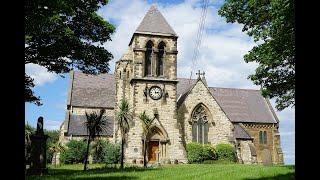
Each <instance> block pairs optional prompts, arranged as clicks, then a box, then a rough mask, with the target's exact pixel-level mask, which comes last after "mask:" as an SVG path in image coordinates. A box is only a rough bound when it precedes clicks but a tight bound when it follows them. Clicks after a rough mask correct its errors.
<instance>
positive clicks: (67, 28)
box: [25, 0, 115, 105]
mask: <svg viewBox="0 0 320 180" xmlns="http://www.w3.org/2000/svg"><path fill="white" fill-rule="evenodd" d="M107 3H108V0H93V1H84V0H73V1H70V0H50V1H44V0H27V1H26V3H25V64H37V65H40V66H43V67H45V68H47V70H48V71H49V72H55V73H58V74H60V73H67V72H69V71H70V70H71V69H72V68H73V67H74V68H77V69H79V70H81V71H83V72H85V73H90V74H96V73H105V72H108V71H109V63H108V62H109V61H110V60H111V59H112V58H113V56H112V54H111V53H110V52H108V51H107V50H106V49H105V48H104V47H103V46H102V45H103V43H105V42H107V41H111V34H112V33H113V32H114V31H115V28H114V26H113V25H112V24H110V23H109V22H107V21H105V20H104V19H103V18H102V17H101V16H99V15H98V14H97V13H96V11H97V10H98V9H99V8H100V7H101V6H104V5H106V4H107ZM33 86H34V84H33V79H32V78H31V77H30V76H28V75H27V74H25V101H26V102H32V103H35V104H37V105H41V102H40V97H37V96H35V95H34V93H33V91H32V89H31V88H32V87H33Z"/></svg>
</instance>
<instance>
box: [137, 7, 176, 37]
mask: <svg viewBox="0 0 320 180" xmlns="http://www.w3.org/2000/svg"><path fill="white" fill-rule="evenodd" d="M135 33H161V34H165V35H173V36H176V33H175V32H174V30H173V29H172V28H171V26H170V25H169V23H168V22H167V21H166V19H165V18H164V17H163V15H162V14H161V12H160V11H159V10H158V9H157V7H156V6H155V5H152V6H151V7H150V9H149V10H148V12H147V14H146V15H145V16H144V18H143V20H142V21H141V23H140V25H139V26H138V28H137V30H136V31H135Z"/></svg>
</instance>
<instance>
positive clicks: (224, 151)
mask: <svg viewBox="0 0 320 180" xmlns="http://www.w3.org/2000/svg"><path fill="white" fill-rule="evenodd" d="M215 150H216V153H217V157H218V159H219V160H229V161H233V162H234V161H236V151H235V148H234V147H233V146H232V145H231V144H218V145H216V147H215Z"/></svg>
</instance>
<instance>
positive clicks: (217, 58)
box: [25, 0, 295, 164]
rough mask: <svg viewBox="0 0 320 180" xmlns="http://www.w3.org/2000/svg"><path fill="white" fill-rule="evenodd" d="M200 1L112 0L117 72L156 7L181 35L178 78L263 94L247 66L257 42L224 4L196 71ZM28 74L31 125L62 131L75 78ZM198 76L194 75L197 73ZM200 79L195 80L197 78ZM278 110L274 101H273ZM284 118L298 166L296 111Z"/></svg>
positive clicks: (211, 21) (213, 7) (32, 69)
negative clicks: (225, 14) (33, 98)
mask: <svg viewBox="0 0 320 180" xmlns="http://www.w3.org/2000/svg"><path fill="white" fill-rule="evenodd" d="M199 2H200V0H185V1H183V0H158V1H155V0H153V1H151V0H110V1H109V4H108V5H107V6H104V7H102V8H101V9H100V10H99V11H98V13H99V14H100V15H101V16H102V17H103V18H104V19H106V20H108V21H110V22H111V23H113V24H114V25H115V26H116V33H115V34H113V36H112V39H113V40H112V41H111V42H108V43H106V44H105V48H106V49H108V50H109V51H111V53H112V54H113V55H114V59H113V60H112V61H111V62H110V68H111V73H113V70H114V62H115V61H116V60H118V59H119V58H120V57H121V55H122V54H123V53H124V51H125V50H126V49H127V46H128V43H129V41H130V38H131V36H132V34H133V32H134V31H135V29H136V28H137V27H138V25H139V23H140V22H141V20H142V18H143V16H144V15H145V13H146V12H147V10H148V9H149V8H150V5H151V4H152V3H156V5H157V6H158V9H159V10H160V11H161V12H162V14H163V15H164V17H165V18H166V19H167V21H168V22H169V24H170V25H171V26H172V28H173V29H174V30H175V32H176V33H177V34H178V36H179V38H178V51H179V54H178V77H189V76H190V71H191V70H192V71H193V72H194V71H196V70H198V69H200V70H202V71H205V72H206V79H207V81H208V85H209V86H215V87H233V88H250V89H259V87H257V86H255V85H253V83H252V82H251V81H250V80H248V79H247V76H248V75H250V74H252V73H253V72H254V70H255V68H256V67H257V64H255V63H248V64H247V63H245V62H244V61H243V55H244V54H246V53H247V52H248V51H249V50H250V49H251V48H252V47H253V46H254V45H255V43H254V42H253V40H252V39H251V38H250V37H248V36H247V35H246V34H245V33H243V32H242V31H241V29H242V25H239V24H229V23H226V22H225V19H223V18H221V17H220V16H219V15H218V14H217V11H218V9H219V7H220V6H221V4H222V2H223V1H221V0H214V1H210V5H209V8H208V12H207V16H206V23H205V32H204V34H203V39H202V44H201V47H200V51H199V57H198V59H197V61H196V64H195V65H194V66H193V68H192V69H191V67H192V66H191V64H192V63H191V57H192V54H193V49H194V43H193V42H195V38H196V33H197V30H198V23H199V18H200V14H201V8H200V7H199ZM26 73H27V74H29V75H30V76H31V77H33V78H34V79H35V84H36V87H35V88H34V91H35V93H36V95H38V96H40V97H41V99H42V102H43V105H42V106H36V105H34V104H30V103H26V107H25V111H26V121H27V122H28V123H29V124H31V125H33V126H35V124H36V120H37V118H38V117H39V116H43V117H44V126H45V128H46V129H59V126H60V125H61V123H62V121H63V120H64V114H65V109H66V101H67V90H68V81H69V74H64V76H65V77H64V78H62V77H61V76H59V75H56V74H53V73H48V72H47V71H46V69H44V68H42V67H40V66H37V65H33V64H29V65H26ZM193 74H194V73H193ZM193 78H194V76H193ZM271 102H272V104H273V107H274V99H272V100H271ZM276 113H277V115H278V117H279V119H280V134H281V146H282V150H283V152H284V159H285V163H286V164H294V163H295V114H294V113H295V110H294V108H293V109H292V108H287V109H285V110H284V111H282V112H276Z"/></svg>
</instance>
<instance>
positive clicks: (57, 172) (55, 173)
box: [29, 166, 158, 179]
mask: <svg viewBox="0 0 320 180" xmlns="http://www.w3.org/2000/svg"><path fill="white" fill-rule="evenodd" d="M89 168H90V166H89ZM154 170H158V168H143V167H125V168H124V169H123V170H122V169H120V168H116V167H101V168H93V169H88V170H87V171H83V170H80V169H78V170H73V169H63V167H62V168H61V169H60V168H59V169H49V172H48V174H47V175H45V176H43V177H44V178H45V177H59V176H67V177H70V178H72V176H73V175H77V176H82V175H83V176H86V175H88V174H97V175H98V174H107V173H115V172H133V171H135V172H140V171H154ZM29 178H31V179H33V178H37V176H29ZM86 178H87V177H86ZM86 178H83V179H86ZM88 178H90V179H95V177H88ZM117 178H118V179H119V178H120V179H123V178H125V179H130V178H131V179H132V178H135V177H127V176H122V177H114V179H117ZM80 179H81V178H80ZM96 179H101V177H99V178H98V177H97V178H96ZM108 179H112V178H111V177H108Z"/></svg>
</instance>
